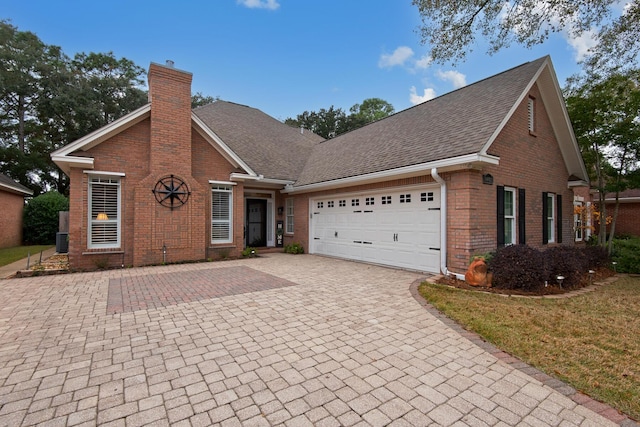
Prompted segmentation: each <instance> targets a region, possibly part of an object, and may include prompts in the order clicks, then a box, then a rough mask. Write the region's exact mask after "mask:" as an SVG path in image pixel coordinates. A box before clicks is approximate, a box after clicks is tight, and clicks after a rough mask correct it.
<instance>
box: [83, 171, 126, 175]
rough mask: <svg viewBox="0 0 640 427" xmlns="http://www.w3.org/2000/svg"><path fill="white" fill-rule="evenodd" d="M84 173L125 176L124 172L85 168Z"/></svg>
mask: <svg viewBox="0 0 640 427" xmlns="http://www.w3.org/2000/svg"><path fill="white" fill-rule="evenodd" d="M82 173H86V174H89V175H103V176H125V174H124V172H107V171H94V170H83V171H82Z"/></svg>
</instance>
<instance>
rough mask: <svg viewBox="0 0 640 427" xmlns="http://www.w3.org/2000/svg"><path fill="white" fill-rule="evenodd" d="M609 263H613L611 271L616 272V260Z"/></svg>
mask: <svg viewBox="0 0 640 427" xmlns="http://www.w3.org/2000/svg"><path fill="white" fill-rule="evenodd" d="M611 265H613V272H614V273H618V272H617V271H616V265H618V263H617V262H615V261H613V262H612V263H611Z"/></svg>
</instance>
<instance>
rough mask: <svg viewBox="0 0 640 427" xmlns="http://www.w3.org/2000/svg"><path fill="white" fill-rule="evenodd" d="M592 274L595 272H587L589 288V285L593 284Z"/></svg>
mask: <svg viewBox="0 0 640 427" xmlns="http://www.w3.org/2000/svg"><path fill="white" fill-rule="evenodd" d="M594 273H595V271H593V270H589V286H591V284H593V274H594Z"/></svg>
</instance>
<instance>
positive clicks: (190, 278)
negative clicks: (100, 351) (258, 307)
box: [107, 266, 295, 314]
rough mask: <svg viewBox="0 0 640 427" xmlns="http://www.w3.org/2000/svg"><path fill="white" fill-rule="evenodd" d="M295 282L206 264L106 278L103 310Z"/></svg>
mask: <svg viewBox="0 0 640 427" xmlns="http://www.w3.org/2000/svg"><path fill="white" fill-rule="evenodd" d="M293 285H295V283H293V282H290V281H288V280H284V279H281V278H279V277H276V276H273V275H271V274H267V273H263V272H261V271H257V270H254V269H252V268H249V267H244V266H238V267H227V268H210V269H206V270H196V271H181V272H177V273H164V274H147V275H143V276H130V277H123V278H112V279H110V280H109V297H108V303H107V314H116V313H126V312H129V311H135V310H144V309H150V308H160V307H166V306H168V305H172V304H180V303H184V302H193V301H199V300H203V299H209V298H219V297H224V296H228V295H239V294H245V293H247V292H258V291H265V290H268V289H277V288H282V287H284V286H293Z"/></svg>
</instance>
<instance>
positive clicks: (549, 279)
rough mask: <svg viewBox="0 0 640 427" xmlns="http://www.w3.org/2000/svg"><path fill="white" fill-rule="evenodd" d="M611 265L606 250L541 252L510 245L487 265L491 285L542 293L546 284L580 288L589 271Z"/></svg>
mask: <svg viewBox="0 0 640 427" xmlns="http://www.w3.org/2000/svg"><path fill="white" fill-rule="evenodd" d="M608 265H609V257H608V256H607V252H606V250H605V249H603V248H600V247H594V246H586V247H575V246H554V247H551V248H548V249H546V250H543V251H540V250H538V249H535V248H532V247H530V246H526V245H510V246H506V247H504V248H500V249H498V250H497V251H496V252H495V254H494V255H493V256H492V257H491V259H490V261H489V262H488V266H489V270H490V271H491V273H492V274H493V280H492V285H493V286H494V287H496V288H501V289H514V290H515V289H517V290H522V291H526V292H540V291H542V290H543V288H544V286H545V283H547V284H549V285H558V284H559V283H558V279H557V277H558V276H563V277H564V280H563V281H562V287H563V288H572V287H575V286H578V285H580V282H581V281H582V278H583V277H584V275H585V274H587V273H588V271H589V269H595V268H600V267H605V266H608Z"/></svg>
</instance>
